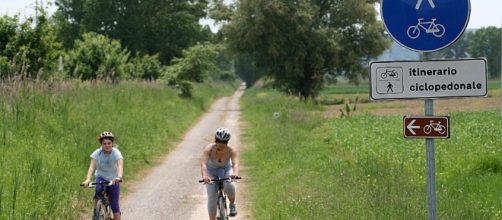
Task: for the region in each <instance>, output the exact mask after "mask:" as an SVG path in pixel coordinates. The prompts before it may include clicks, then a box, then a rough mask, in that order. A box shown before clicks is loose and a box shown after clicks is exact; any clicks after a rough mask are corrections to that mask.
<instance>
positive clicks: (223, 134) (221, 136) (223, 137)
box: [214, 127, 230, 141]
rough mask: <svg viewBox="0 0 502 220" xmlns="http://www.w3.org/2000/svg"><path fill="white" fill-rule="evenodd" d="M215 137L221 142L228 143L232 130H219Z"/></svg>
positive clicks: (222, 128)
mask: <svg viewBox="0 0 502 220" xmlns="http://www.w3.org/2000/svg"><path fill="white" fill-rule="evenodd" d="M214 137H215V138H216V139H217V140H220V141H228V140H230V130H228V129H227V128H224V127H221V128H218V129H216V133H215V134H214Z"/></svg>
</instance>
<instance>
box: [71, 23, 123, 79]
mask: <svg viewBox="0 0 502 220" xmlns="http://www.w3.org/2000/svg"><path fill="white" fill-rule="evenodd" d="M66 57H67V65H66V68H67V70H68V74H69V75H70V76H71V77H77V78H80V79H81V80H94V79H105V80H112V81H117V80H119V79H121V78H122V77H123V76H124V75H125V74H124V72H125V69H126V66H127V61H128V59H129V52H128V51H127V50H126V49H122V48H121V46H120V42H119V41H117V40H112V39H109V38H108V37H106V36H104V35H100V34H96V33H93V32H90V33H85V34H83V36H82V40H76V41H75V48H74V49H73V50H70V51H69V52H68V54H67V56H66Z"/></svg>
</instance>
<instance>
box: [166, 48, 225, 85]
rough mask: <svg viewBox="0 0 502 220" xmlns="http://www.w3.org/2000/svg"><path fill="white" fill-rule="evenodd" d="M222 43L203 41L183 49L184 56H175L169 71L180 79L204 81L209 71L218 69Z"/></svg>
mask: <svg viewBox="0 0 502 220" xmlns="http://www.w3.org/2000/svg"><path fill="white" fill-rule="evenodd" d="M220 51H221V46H220V45H215V44H211V43H203V44H197V45H195V46H192V47H190V48H188V49H186V50H183V57H182V58H175V59H173V61H172V65H171V66H169V67H168V73H169V74H170V75H172V76H176V78H177V79H179V80H187V81H191V82H198V83H200V82H204V80H205V79H206V78H207V74H208V72H209V71H211V70H214V69H216V58H217V56H218V53H219V52H220Z"/></svg>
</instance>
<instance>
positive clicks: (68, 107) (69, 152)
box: [0, 82, 234, 219]
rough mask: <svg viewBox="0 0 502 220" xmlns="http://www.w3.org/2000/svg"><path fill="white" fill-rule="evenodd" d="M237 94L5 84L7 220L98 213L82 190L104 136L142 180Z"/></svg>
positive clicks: (1, 156) (1, 143)
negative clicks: (210, 111)
mask: <svg viewBox="0 0 502 220" xmlns="http://www.w3.org/2000/svg"><path fill="white" fill-rule="evenodd" d="M233 90H234V88H232V87H230V86H218V87H215V86H208V85H197V86H196V88H195V89H194V98H193V99H181V98H179V97H178V95H177V92H176V91H175V90H172V89H170V88H167V87H165V86H163V85H157V84H147V83H121V84H119V85H108V84H97V85H95V84H88V83H79V82H63V83H56V84H49V83H47V84H40V83H39V84H34V83H26V82H23V83H21V84H16V85H15V84H9V85H7V84H2V85H1V89H0V93H1V96H0V120H1V123H2V126H1V127H0V219H78V217H79V215H80V213H79V211H82V210H85V211H88V210H90V209H89V207H91V203H90V197H89V196H90V192H89V191H84V190H82V189H81V188H80V187H79V186H78V185H79V183H80V182H81V181H82V180H83V178H84V177H85V174H86V170H87V167H88V164H89V161H90V159H89V155H90V153H91V152H92V151H93V150H94V149H96V148H98V147H99V144H98V143H97V141H96V137H97V135H98V133H99V132H100V131H103V130H111V131H113V132H114V133H115V134H116V135H117V136H118V138H117V143H118V144H119V146H120V150H121V151H122V153H123V155H124V157H125V160H124V164H125V168H124V169H125V175H124V178H125V179H126V180H127V179H129V180H131V179H137V178H138V176H137V175H138V173H137V171H139V170H141V169H144V168H147V167H150V166H153V165H154V164H155V163H156V159H157V158H158V157H159V156H161V155H163V154H165V153H167V152H168V151H169V149H170V148H171V144H170V143H172V142H174V141H176V140H177V139H178V138H179V137H180V136H181V134H183V133H184V132H185V130H186V129H187V128H189V126H190V125H191V124H192V123H194V121H195V120H196V119H197V118H198V117H199V116H200V115H201V114H202V113H203V112H204V110H206V108H207V107H208V106H209V104H210V103H211V101H212V100H214V98H215V97H217V96H221V95H224V94H225V95H230V94H231V93H232V91H233Z"/></svg>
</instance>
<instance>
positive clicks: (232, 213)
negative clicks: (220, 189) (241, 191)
mask: <svg viewBox="0 0 502 220" xmlns="http://www.w3.org/2000/svg"><path fill="white" fill-rule="evenodd" d="M236 215H237V207H236V206H235V204H230V217H234V216H236Z"/></svg>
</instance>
